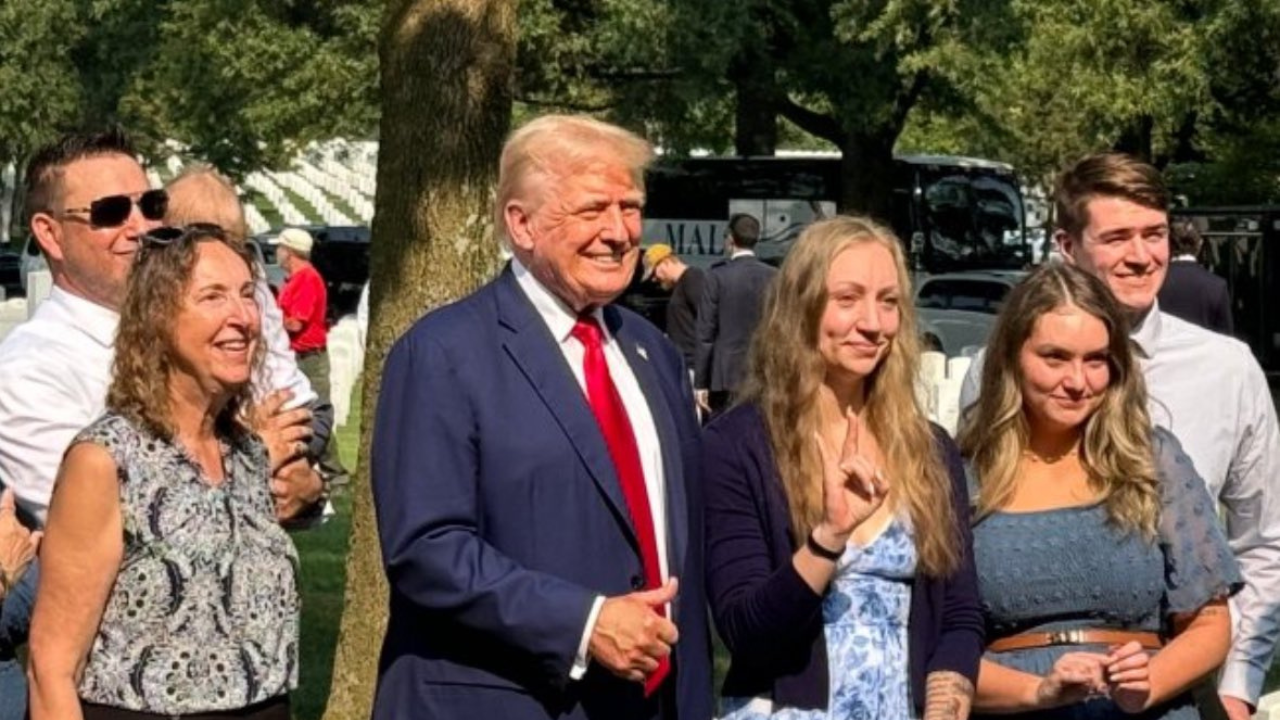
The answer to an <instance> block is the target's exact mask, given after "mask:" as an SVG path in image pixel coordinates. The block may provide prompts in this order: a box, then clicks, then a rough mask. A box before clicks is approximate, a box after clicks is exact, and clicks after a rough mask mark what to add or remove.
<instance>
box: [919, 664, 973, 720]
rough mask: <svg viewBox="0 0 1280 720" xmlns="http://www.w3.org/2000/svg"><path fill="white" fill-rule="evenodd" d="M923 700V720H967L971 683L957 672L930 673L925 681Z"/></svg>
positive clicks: (971, 697)
mask: <svg viewBox="0 0 1280 720" xmlns="http://www.w3.org/2000/svg"><path fill="white" fill-rule="evenodd" d="M924 698H925V699H924V720H967V718H968V717H969V708H970V706H971V705H972V704H973V683H971V682H969V679H968V678H966V677H965V676H963V675H961V674H960V673H957V672H951V671H949V670H943V671H938V672H931V673H929V677H928V678H926V679H925V690H924Z"/></svg>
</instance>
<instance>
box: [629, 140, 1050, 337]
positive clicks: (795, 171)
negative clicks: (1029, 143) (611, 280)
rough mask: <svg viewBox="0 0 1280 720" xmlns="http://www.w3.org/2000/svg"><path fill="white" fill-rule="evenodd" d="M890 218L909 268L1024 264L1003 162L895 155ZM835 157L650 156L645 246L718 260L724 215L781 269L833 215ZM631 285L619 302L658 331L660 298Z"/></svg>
mask: <svg viewBox="0 0 1280 720" xmlns="http://www.w3.org/2000/svg"><path fill="white" fill-rule="evenodd" d="M885 181H886V182H889V183H891V184H892V187H893V205H892V215H891V217H888V218H880V220H882V221H886V222H888V223H889V224H890V226H892V228H893V230H894V232H895V233H896V234H897V235H898V237H899V238H900V239H901V240H902V241H903V243H904V246H905V248H904V249H906V250H907V253H908V257H909V259H910V262H911V265H912V270H913V271H914V272H915V273H917V274H936V273H942V272H951V271H958V270H969V269H1020V268H1023V267H1026V266H1027V265H1028V264H1030V262H1031V260H1032V258H1031V250H1030V247H1029V245H1028V243H1027V238H1026V231H1025V212H1024V208H1023V200H1022V191H1021V188H1020V186H1019V183H1018V179H1017V177H1016V176H1015V174H1014V172H1013V168H1012V167H1010V166H1008V165H1005V164H1003V163H996V162H992V161H990V160H981V159H976V158H965V157H955V156H944V155H902V156H899V157H897V158H896V162H895V163H894V172H893V176H892V177H890V178H886V180H885ZM841 185H842V181H841V174H840V157H839V155H836V154H833V153H791V154H784V155H780V156H778V157H748V158H739V157H725V158H721V157H694V158H659V160H658V161H657V162H655V163H654V165H653V167H651V168H650V170H649V172H648V174H647V175H646V177H645V193H646V197H645V208H644V218H645V220H644V239H643V244H644V245H646V246H647V245H652V244H654V243H667V244H669V245H670V246H671V247H672V249H674V250H675V252H676V254H678V255H680V256H681V257H682V258H684V259H685V261H686V262H688V263H689V264H690V265H693V266H696V267H704V268H705V267H709V266H710V265H712V264H713V263H715V262H716V261H718V260H721V259H723V258H724V237H725V230H726V228H727V226H728V221H729V217H730V216H731V215H733V214H735V213H740V212H742V213H749V214H751V215H753V216H755V217H756V218H757V219H759V220H760V222H761V226H762V229H761V241H760V243H759V245H758V246H757V247H756V254H757V255H758V256H760V257H761V259H763V260H765V261H766V262H770V263H774V264H777V263H781V261H782V258H783V257H784V256H785V255H786V253H787V250H788V249H789V248H790V246H791V243H792V242H794V241H795V238H796V236H797V235H798V234H799V233H800V231H801V230H802V229H803V228H804V227H805V226H806V225H808V224H809V223H810V222H813V221H814V220H816V219H818V218H822V217H828V216H831V215H834V214H835V213H836V203H837V199H838V198H839V197H840V190H841ZM638 278H639V272H637V282H635V283H633V284H632V286H631V288H630V289H629V290H628V292H627V293H626V295H625V296H624V297H623V299H622V302H623V303H624V304H627V305H629V306H631V307H633V308H635V309H637V310H639V311H640V312H642V313H643V314H645V315H647V316H649V317H650V319H652V320H654V321H655V322H656V323H657V324H658V326H659V327H664V326H665V325H664V322H663V321H664V320H665V318H663V317H662V314H663V313H662V311H663V309H664V298H663V296H662V293H661V292H660V291H659V290H657V288H655V287H653V284H652V283H644V284H642V283H640V282H639V281H638Z"/></svg>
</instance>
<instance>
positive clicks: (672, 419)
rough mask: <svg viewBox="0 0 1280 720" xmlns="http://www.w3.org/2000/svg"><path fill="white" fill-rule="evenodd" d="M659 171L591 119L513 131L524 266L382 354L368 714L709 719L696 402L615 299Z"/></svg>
mask: <svg viewBox="0 0 1280 720" xmlns="http://www.w3.org/2000/svg"><path fill="white" fill-rule="evenodd" d="M651 157H652V150H651V148H650V146H649V145H648V143H646V142H645V141H643V140H641V139H640V138H638V137H636V136H635V135H632V134H631V133H629V132H627V131H625V130H623V129H621V128H617V127H614V126H612V125H607V124H604V123H601V122H598V121H596V120H591V119H589V118H581V117H568V116H546V117H542V118H539V119H537V120H534V121H533V122H530V123H528V124H527V125H525V126H524V127H522V128H520V129H519V130H517V131H516V132H515V133H514V134H513V135H512V136H511V138H510V139H509V140H508V141H507V145H506V147H505V148H504V150H503V154H502V161H501V169H500V175H499V181H498V183H499V186H498V197H497V213H496V216H497V221H498V223H497V227H498V233H499V234H500V235H501V239H502V240H503V241H504V242H505V243H506V244H507V246H508V248H509V249H510V250H511V252H512V256H513V259H512V261H511V263H510V264H509V265H508V266H507V267H506V268H505V269H504V270H503V271H502V272H501V274H500V275H499V276H498V277H497V279H495V280H493V281H492V282H490V283H489V284H487V285H485V286H484V287H483V288H481V289H480V290H478V291H476V292H475V293H473V294H472V295H470V296H468V297H466V298H464V299H463V300H461V301H459V302H457V303H454V304H452V305H449V306H447V307H444V308H441V309H439V310H436V311H434V312H432V313H430V314H428V315H427V316H426V317H425V318H423V319H422V320H420V321H419V322H418V323H417V324H416V325H415V326H414V327H413V328H411V329H410V330H409V332H408V333H406V334H405V336H404V337H402V338H401V339H400V340H399V341H398V342H397V343H396V345H395V347H394V348H393V349H392V351H391V353H390V354H389V355H388V357H387V361H386V367H385V370H384V373H383V378H382V388H383V392H382V394H381V397H380V398H379V404H378V413H377V421H376V425H375V430H374V439H373V452H372V474H373V491H374V503H375V506H376V509H377V513H378V532H379V535H380V538H381V542H382V553H383V558H384V562H385V564H386V571H387V578H388V580H389V582H390V586H391V613H390V622H389V625H388V628H387V635H386V639H385V641H384V644H383V649H382V657H381V661H380V666H379V678H378V689H377V696H376V699H375V704H374V718H376V719H378V720H393V719H394V720H402V719H404V718H432V719H433V720H438V719H444V720H447V719H449V718H466V719H467V720H472V719H475V718H484V719H485V720H487V719H488V718H495V719H496V718H503V719H504V720H507V719H512V720H523V719H526V718H527V719H529V720H542V719H544V718H572V719H574V720H596V719H599V720H604V719H606V718H607V719H609V720H613V719H615V718H617V719H619V720H632V719H634V720H642V719H646V720H647V719H649V718H662V719H663V720H672V719H673V718H677V717H678V718H679V720H707V719H708V718H710V717H711V712H712V698H711V669H710V664H711V663H710V646H709V634H708V628H707V613H706V605H705V602H706V601H705V597H704V594H703V590H702V575H703V568H702V542H701V537H702V531H701V516H702V507H701V491H700V489H699V488H700V483H699V482H698V480H697V478H696V477H695V475H694V473H695V472H696V467H697V456H698V447H699V444H698V425H697V420H696V418H695V415H694V405H693V397H692V393H691V392H690V387H689V383H688V379H687V377H686V375H685V373H684V370H683V363H682V361H681V360H680V356H679V354H678V353H677V351H676V349H675V348H674V347H673V346H672V345H671V343H670V342H669V341H668V340H667V339H666V338H665V337H663V336H662V334H661V333H660V332H659V331H658V330H657V328H655V327H653V326H652V325H650V324H649V323H648V322H646V321H645V320H643V319H642V318H641V317H639V316H638V315H635V314H634V313H631V312H629V311H627V310H625V309H622V308H619V307H616V306H614V305H611V304H610V303H611V302H612V301H613V300H614V298H616V297H617V296H618V295H619V294H620V293H621V292H622V291H623V290H624V289H625V288H626V286H627V284H628V281H629V280H630V279H631V278H632V275H633V273H634V270H635V264H636V261H637V258H638V256H639V240H640V226H641V221H640V208H641V205H642V203H643V200H644V194H643V193H644V191H643V187H644V186H643V173H644V168H645V166H646V165H647V163H648V162H649V161H650V159H651ZM677 578H678V582H677Z"/></svg>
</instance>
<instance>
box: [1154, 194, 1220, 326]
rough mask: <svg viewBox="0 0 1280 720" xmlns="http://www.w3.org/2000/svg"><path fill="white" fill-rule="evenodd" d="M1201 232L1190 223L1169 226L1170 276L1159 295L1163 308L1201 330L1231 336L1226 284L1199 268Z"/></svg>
mask: <svg viewBox="0 0 1280 720" xmlns="http://www.w3.org/2000/svg"><path fill="white" fill-rule="evenodd" d="M1201 242H1202V241H1201V239H1200V231H1199V230H1196V226H1195V225H1194V224H1193V223H1192V222H1191V221H1190V220H1175V221H1173V222H1172V223H1170V224H1169V253H1170V254H1171V255H1173V258H1172V259H1171V260H1170V261H1169V274H1168V275H1166V276H1165V278H1164V285H1161V286H1160V293H1159V295H1157V297H1158V298H1159V301H1160V309H1161V310H1163V311H1164V312H1167V313H1169V314H1170V315H1176V316H1178V317H1180V318H1182V319H1183V320H1186V321H1187V322H1190V323H1195V324H1196V325H1199V326H1200V327H1202V328H1205V329H1208V330H1212V331H1214V332H1219V333H1222V334H1223V335H1230V334H1231V325H1232V323H1231V291H1230V290H1229V289H1227V281H1226V280H1225V279H1223V278H1221V277H1219V276H1217V275H1215V274H1213V273H1211V272H1209V271H1208V270H1206V269H1204V268H1203V267H1201V266H1200V263H1199V262H1198V261H1197V260H1196V257H1197V256H1198V255H1199V254H1200V245H1201Z"/></svg>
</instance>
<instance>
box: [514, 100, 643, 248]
mask: <svg viewBox="0 0 1280 720" xmlns="http://www.w3.org/2000/svg"><path fill="white" fill-rule="evenodd" d="M601 160H605V161H608V162H612V163H616V164H618V165H621V166H623V167H625V168H626V169H627V170H628V171H629V172H630V173H631V177H632V180H633V181H634V182H635V186H636V187H637V188H639V189H641V191H643V189H644V171H645V169H646V168H647V167H649V163H651V162H653V146H651V145H650V144H649V142H648V141H647V140H645V139H644V138H642V137H640V136H639V135H636V134H635V133H633V132H631V131H630V130H627V129H625V128H621V127H618V126H617V125H611V124H609V123H606V122H601V121H600V120H596V119H595V118H592V117H589V116H586V115H543V116H541V117H538V118H535V119H534V120H531V121H529V122H527V123H525V124H524V125H521V126H520V127H519V128H517V129H516V130H515V131H514V132H512V133H511V135H510V137H508V138H507V142H506V144H505V145H503V147H502V159H501V160H500V161H499V164H498V191H497V199H496V201H495V202H494V228H495V232H497V234H498V239H499V240H500V241H502V243H503V244H504V245H507V246H508V247H510V242H511V239H510V236H509V235H508V233H507V224H506V219H505V215H504V214H505V212H506V206H507V203H509V202H510V201H512V200H514V199H517V198H523V199H529V198H530V196H531V195H532V194H533V192H534V190H533V189H534V188H537V187H542V186H545V185H547V184H548V182H554V181H555V180H556V179H558V178H561V177H564V176H567V175H572V174H574V173H577V172H582V171H584V170H585V169H586V168H587V166H589V165H590V164H591V163H593V162H599V161H601Z"/></svg>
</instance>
